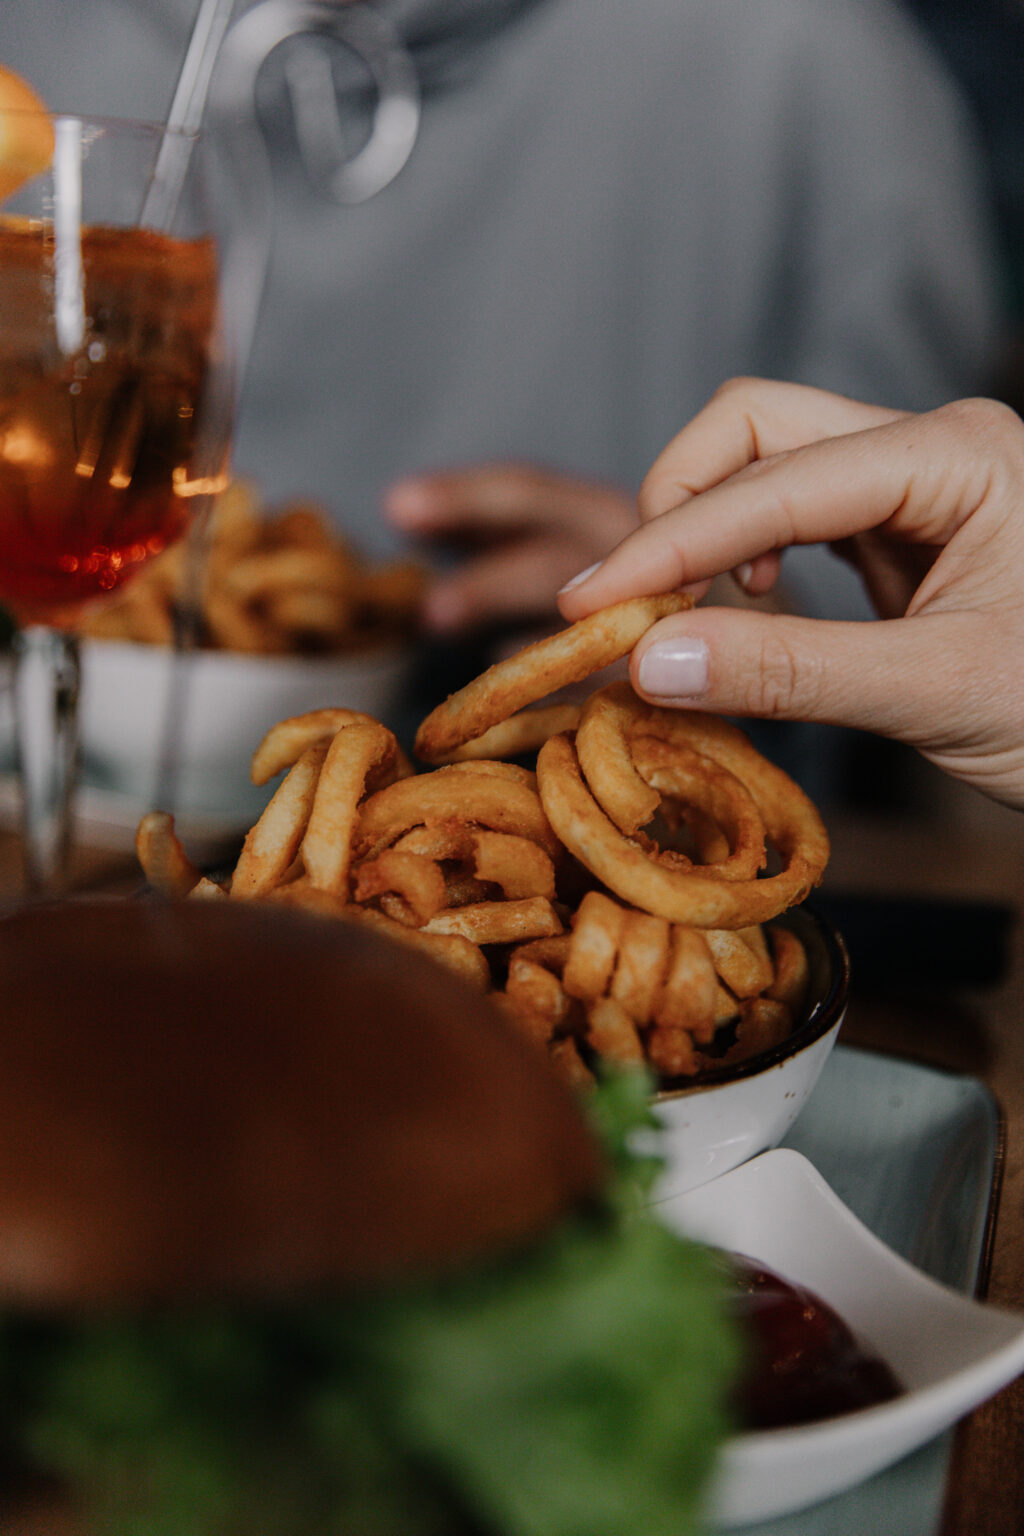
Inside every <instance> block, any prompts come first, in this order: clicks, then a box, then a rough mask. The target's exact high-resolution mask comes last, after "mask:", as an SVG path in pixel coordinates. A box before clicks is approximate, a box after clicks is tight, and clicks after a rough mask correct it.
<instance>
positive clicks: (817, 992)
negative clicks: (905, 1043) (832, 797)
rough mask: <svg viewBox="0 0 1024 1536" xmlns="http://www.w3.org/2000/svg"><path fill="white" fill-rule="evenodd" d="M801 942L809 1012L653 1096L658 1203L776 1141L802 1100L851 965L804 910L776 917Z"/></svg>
mask: <svg viewBox="0 0 1024 1536" xmlns="http://www.w3.org/2000/svg"><path fill="white" fill-rule="evenodd" d="M779 921H783V922H785V923H787V924H788V925H789V926H790V927H791V928H793V930H794V931H795V932H796V933H797V934H798V935H799V937H800V938H801V939H802V940H803V942H804V945H805V947H806V949H807V956H808V960H809V962H810V973H811V979H810V989H809V996H808V1009H807V1015H806V1018H805V1020H804V1022H803V1023H802V1024H800V1025H799V1026H798V1027H797V1028H796V1029H795V1030H794V1031H793V1033H792V1034H791V1035H790V1036H789V1038H788V1039H787V1040H784V1041H783V1042H782V1044H781V1045H777V1046H774V1047H773V1048H772V1049H771V1050H768V1051H764V1052H762V1054H761V1055H759V1056H752V1057H750V1058H749V1059H748V1060H746V1061H741V1062H738V1063H737V1064H736V1065H734V1066H732V1067H723V1068H721V1069H719V1070H716V1071H712V1072H707V1073H705V1074H704V1075H703V1076H702V1077H701V1079H700V1081H699V1082H697V1083H694V1084H693V1085H692V1086H689V1087H679V1088H670V1089H667V1090H665V1091H664V1092H662V1093H660V1094H659V1095H658V1099H657V1103H656V1106H655V1112H656V1114H657V1116H658V1119H659V1121H661V1123H662V1126H663V1135H662V1136H661V1137H660V1138H659V1148H660V1151H661V1153H662V1155H663V1156H664V1157H665V1159H666V1166H665V1169H664V1172H663V1174H662V1176H661V1178H660V1180H659V1183H658V1186H657V1189H656V1198H659V1199H664V1198H667V1197H668V1196H670V1195H678V1194H682V1193H683V1192H684V1191H685V1190H689V1189H695V1188H696V1187H697V1186H698V1185H700V1184H705V1183H707V1181H708V1180H709V1179H714V1178H717V1177H718V1175H719V1174H722V1173H727V1172H728V1171H729V1170H730V1169H731V1168H736V1167H738V1166H739V1164H740V1163H745V1162H747V1161H748V1160H749V1159H750V1158H752V1157H756V1156H757V1154H758V1153H759V1152H764V1151H766V1150H767V1149H768V1148H769V1147H775V1146H777V1145H778V1144H779V1142H780V1141H781V1140H782V1138H783V1137H784V1136H785V1134H786V1132H787V1131H788V1130H789V1128H790V1126H791V1125H792V1124H793V1122H794V1120H795V1119H796V1117H797V1115H798V1114H799V1113H800V1111H801V1109H802V1108H803V1106H804V1104H805V1103H806V1102H807V1099H808V1096H809V1095H810V1093H811V1090H812V1089H813V1087H814V1085H815V1083H816V1082H817V1081H818V1077H819V1075H820V1073H821V1069H822V1067H823V1066H824V1065H825V1062H826V1061H827V1059H828V1055H829V1052H830V1051H831V1050H832V1047H833V1045H834V1044H835V1041H836V1036H837V1034H838V1033H839V1026H840V1025H841V1024H842V1021H843V1016H844V1014H845V1011H846V1000H847V993H848V990H849V982H850V963H849V957H848V955H847V952H846V946H845V945H844V943H843V941H842V939H841V937H840V935H839V934H838V933H837V932H836V930H835V929H834V928H833V927H832V925H831V924H830V923H828V922H827V921H826V920H825V919H824V918H823V917H821V916H820V915H819V914H818V913H816V912H815V911H813V909H812V908H810V907H807V906H802V907H795V908H793V910H792V911H790V912H788V913H786V915H785V917H784V918H782V919H779Z"/></svg>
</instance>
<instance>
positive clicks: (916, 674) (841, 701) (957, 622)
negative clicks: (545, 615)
mask: <svg viewBox="0 0 1024 1536" xmlns="http://www.w3.org/2000/svg"><path fill="white" fill-rule="evenodd" d="M640 515H641V519H642V526H641V527H640V528H639V529H638V530H637V531H635V532H634V533H632V534H630V535H629V536H628V537H627V538H626V539H625V540H624V541H623V543H621V544H620V545H619V546H618V547H617V548H616V549H615V550H614V551H613V552H612V553H611V554H610V555H609V556H608V557H607V559H606V560H604V561H603V562H600V563H598V564H596V565H595V566H592V567H589V568H588V569H586V570H584V571H583V572H581V573H580V574H579V575H577V576H576V577H575V578H574V579H573V580H572V581H570V582H569V583H567V585H566V587H565V588H564V589H563V591H562V593H561V595H560V599H559V601H560V607H561V611H562V613H563V615H564V616H565V617H566V618H567V619H570V620H575V619H581V618H583V617H585V616H586V615H587V614H588V613H592V612H594V610H595V609H598V608H601V607H603V606H605V605H606V604H608V603H614V602H618V601H621V600H622V599H624V598H627V597H633V596H639V595H643V594H648V593H654V592H667V591H672V590H675V589H676V588H690V589H692V590H693V591H694V593H695V595H696V596H698V597H699V596H701V595H702V594H705V593H706V591H707V589H708V586H709V584H710V582H711V580H712V578H714V577H715V576H717V575H719V574H720V573H722V572H726V571H732V572H733V573H734V574H735V576H736V578H737V580H738V581H739V582H740V584H741V585H742V586H743V587H744V588H745V590H747V591H749V592H764V591H766V590H768V589H769V588H770V587H771V586H772V585H773V583H774V582H775V580H776V579H777V577H778V574H779V568H780V560H781V558H782V555H783V552H784V551H785V550H788V549H791V548H798V547H801V546H805V545H807V544H820V543H824V544H829V545H831V546H832V547H833V548H834V549H835V550H836V551H837V552H838V553H840V554H841V555H842V556H843V557H844V558H845V559H846V560H847V561H849V563H850V565H851V567H852V568H853V569H854V570H856V571H857V572H858V573H859V575H860V577H861V579H862V580H863V582H864V585H865V587H866V589H867V591H868V592H869V593H870V595H871V598H872V601H873V603H874V606H875V610H876V612H877V614H878V615H879V618H880V619H881V620H882V621H883V622H881V623H877V624H850V623H842V622H837V621H835V620H823V619H813V618H807V617H806V616H801V615H786V614H765V613H757V612H738V611H735V610H728V609H723V608H720V607H717V606H714V605H712V606H709V607H704V608H698V609H696V610H693V611H691V612H688V613H681V614H675V615H673V616H672V617H671V618H668V619H663V620H662V621H661V622H660V623H659V624H655V625H654V626H653V627H652V628H651V629H650V630H649V631H648V632H647V634H645V635H644V637H643V639H642V640H641V641H640V642H639V644H638V645H637V646H636V648H635V650H634V652H633V655H632V657H631V660H630V673H631V678H632V681H633V685H634V687H635V688H636V689H637V691H638V692H639V693H640V694H641V695H642V696H643V697H644V698H646V699H648V700H650V701H651V702H652V703H655V704H660V705H665V706H668V707H670V708H677V709H687V708H696V709H704V710H711V711H716V712H719V713H725V714H736V715H741V716H749V717H755V718H767V719H781V720H809V721H817V722H829V723H834V724H841V725H845V726H852V727H856V728H857V729H859V730H864V731H876V732H879V733H881V734H883V735H884V736H887V737H891V738H893V739H895V740H898V741H901V742H904V743H908V744H909V745H911V746H913V747H915V748H917V749H918V750H919V751H920V752H921V753H923V754H924V756H925V757H927V758H929V759H930V760H931V761H932V762H934V763H936V764H937V765H938V766H939V767H940V768H942V769H944V770H945V771H946V772H947V773H950V774H952V775H954V776H955V777H956V778H958V779H960V780H962V781H963V782H964V783H966V784H969V785H972V786H973V787H974V788H976V789H978V790H980V791H981V792H982V793H984V794H986V795H988V796H990V797H991V798H992V799H994V800H999V801H1002V802H1003V803H1005V804H1006V805H1010V806H1014V807H1016V808H1017V809H1018V810H1021V811H1024V604H1022V603H1021V597H1020V572H1021V570H1022V569H1024V422H1022V421H1021V418H1020V417H1019V416H1018V415H1017V414H1016V413H1015V412H1014V411H1012V410H1011V409H1010V408H1009V407H1008V406H1007V405H1005V404H1002V403H1000V402H996V401H993V400H985V399H974V400H961V401H956V402H954V403H952V404H949V405H946V406H943V407H940V408H939V409H937V410H934V411H929V412H925V413H922V414H916V413H910V412H899V411H893V410H891V409H889V408H888V407H878V406H872V405H862V404H859V403H858V402H856V401H852V400H848V399H844V398H842V397H840V396H837V395H834V394H829V393H826V392H824V391H820V390H814V389H807V388H801V387H799V386H794V385H791V384H784V383H776V382H771V381H765V380H760V379H737V380H733V381H731V382H730V383H729V384H728V385H726V386H724V387H723V388H722V389H720V390H719V391H718V392H717V393H716V394H715V395H714V397H713V398H712V400H711V401H710V403H709V404H708V405H707V406H706V407H705V409H704V410H703V411H701V412H700V413H699V414H698V415H697V416H696V417H695V418H694V419H693V420H692V421H691V422H690V423H689V425H688V426H686V427H684V428H683V430H682V432H680V433H679V434H678V436H677V437H675V438H674V439H673V440H672V442H671V443H670V444H669V446H668V447H667V448H666V449H665V451H664V452H663V453H662V454H661V455H660V457H659V458H658V459H657V461H656V462H655V464H654V466H653V468H652V469H651V471H650V473H649V475H648V476H647V478H646V480H645V483H644V486H643V490H642V492H641V496H640Z"/></svg>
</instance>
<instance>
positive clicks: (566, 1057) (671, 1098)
mask: <svg viewBox="0 0 1024 1536" xmlns="http://www.w3.org/2000/svg"><path fill="white" fill-rule="evenodd" d="M688 603H689V599H688V598H687V597H685V596H680V595H678V594H672V595H668V596H664V597H655V598H641V599H632V600H630V601H628V602H625V603H621V604H618V605H616V606H615V607H613V608H609V609H606V610H604V611H603V612H601V613H597V614H594V615H592V616H591V617H590V618H588V619H584V620H582V621H581V622H580V623H578V624H575V625H572V626H570V627H569V628H568V629H566V630H564V631H562V632H560V633H559V634H556V635H554V636H550V637H547V638H545V639H543V640H540V641H537V642H536V643H535V644H534V645H531V646H528V647H527V648H526V649H525V650H523V651H521V652H519V653H518V654H517V655H515V656H511V657H508V658H506V659H504V660H502V661H500V662H498V663H496V664H495V666H493V667H491V668H490V669H489V670H488V671H487V672H485V673H483V674H482V675H481V676H480V677H478V678H476V679H475V680H474V681H473V682H471V683H469V684H468V685H467V687H466V688H464V689H462V690H460V691H459V692H458V693H456V694H453V695H452V696H451V697H450V698H449V699H447V700H446V701H445V703H443V704H441V705H440V706H438V708H437V709H435V710H434V711H432V713H431V714H430V715H428V717H427V718H426V719H425V720H424V721H423V722H422V724H421V726H420V728H419V731H418V733H417V736H416V741H415V745H414V755H415V758H416V762H415V763H414V762H413V761H411V760H410V759H409V758H408V757H407V756H406V754H405V753H404V752H403V750H402V748H401V747H400V745H399V743H398V742H397V740H396V739H395V737H394V735H393V733H392V732H391V731H390V730H389V729H388V728H387V727H386V726H385V725H384V724H383V723H382V722H380V721H379V720H377V719H375V718H374V717H373V716H372V714H370V713H368V712H360V711H356V710H352V709H350V708H346V707H342V706H326V707H322V708H320V709H314V710H310V711H307V712H305V713H302V714H298V715H294V716H291V717H288V718H285V719H283V720H280V721H278V722H277V723H276V724H274V725H273V726H272V727H271V728H270V730H268V731H267V732H266V734H265V735H264V737H263V738H262V740H261V741H260V742H259V743H258V744H257V745H256V748H255V751H254V753H253V756H252V759H251V764H250V773H251V777H252V780H253V782H254V783H255V784H257V785H271V784H276V788H275V789H274V792H273V794H272V797H271V798H270V800H269V802H268V804H267V806H266V808H265V810H264V811H263V812H262V814H261V815H260V816H259V818H258V819H257V820H256V821H255V823H254V825H253V826H252V827H251V829H250V831H249V833H248V835H247V836H246V839H245V842H244V845H243V847H242V850H241V853H240V854H239V856H238V859H237V862H236V863H235V865H234V867H233V869H232V870H231V871H230V872H229V873H227V874H226V875H220V876H218V878H216V879H213V878H211V877H210V876H209V875H204V874H203V873H202V872H201V870H200V869H199V868H198V867H197V865H196V863H195V862H194V861H193V859H192V858H191V857H190V854H189V851H188V849H187V848H186V846H185V844H184V842H183V841H182V839H181V838H180V837H179V836H178V834H177V831H176V829H175V826H174V823H173V820H172V818H171V817H170V816H168V815H166V814H164V813H161V812H154V813H152V814H151V815H149V816H147V817H146V818H145V819H144V820H143V821H142V823H141V824H140V826H139V829H138V834H137V840H136V847H137V851H138V854H139V858H140V862H141V864H142V867H143V870H144V872H145V874H146V876H147V877H148V880H149V882H150V884H151V885H152V886H153V887H154V888H156V889H157V890H159V891H162V892H163V893H164V894H165V895H169V896H174V897H180V898H182V899H186V900H213V901H239V900H241V901H260V902H270V903H278V904H281V905H284V906H288V907H299V908H303V909H306V910H308V911H309V912H311V913H314V914H317V915H318V916H320V917H321V918H326V919H330V920H338V921H343V922H349V923H357V924H364V925H368V926H371V927H373V928H374V929H376V930H378V931H381V932H384V933H386V934H389V935H390V936H391V937H392V938H393V939H394V940H395V942H396V943H399V944H405V945H411V946H414V947H416V948H418V949H421V950H424V951H426V952H427V953H428V954H430V955H432V956H433V957H434V958H435V960H436V961H437V962H438V963H439V964H440V965H442V966H447V967H449V968H451V969H453V970H455V971H457V972H458V973H459V974H460V975H462V976H463V977H464V978H465V979H467V980H468V981H469V982H470V983H471V984H472V985H473V986H474V987H477V988H479V989H480V990H482V991H485V992H488V993H491V994H493V996H494V999H495V1001H496V1002H497V1003H498V1005H499V1007H500V1009H501V1010H502V1011H503V1012H504V1013H505V1014H506V1016H507V1017H508V1019H509V1020H510V1021H511V1023H512V1024H513V1025H514V1027H515V1028H517V1029H520V1030H522V1031H524V1032H525V1033H526V1034H527V1035H528V1036H529V1037H530V1038H531V1039H532V1040H533V1041H534V1043H535V1045H536V1048H537V1050H538V1051H541V1052H543V1053H544V1054H545V1055H546V1057H547V1058H548V1060H549V1061H550V1064H551V1070H552V1071H553V1072H556V1073H558V1074H559V1075H561V1076H562V1077H563V1078H565V1079H567V1080H568V1081H569V1082H570V1083H571V1084H572V1085H574V1086H575V1087H578V1088H579V1089H580V1091H583V1092H585V1091H586V1090H587V1088H588V1087H589V1086H590V1085H592V1084H593V1083H594V1082H595V1080H596V1079H597V1078H598V1077H600V1076H601V1075H603V1074H607V1073H609V1072H623V1071H637V1072H640V1073H643V1074H645V1076H646V1079H647V1081H648V1082H649V1085H650V1092H651V1095H652V1100H653V1103H654V1107H655V1113H656V1115H657V1117H658V1118H659V1119H662V1120H663V1121H664V1123H665V1124H666V1126H667V1127H668V1144H669V1148H670V1159H669V1161H670V1164H671V1167H670V1169H669V1170H668V1174H669V1176H670V1182H671V1188H670V1189H669V1188H667V1187H665V1186H663V1188H664V1192H665V1193H675V1192H677V1191H678V1190H680V1189H683V1188H691V1187H693V1186H695V1185H696V1184H699V1183H702V1182H705V1181H706V1180H707V1179H709V1178H712V1177H714V1176H716V1175H717V1174H718V1173H722V1172H725V1171H727V1170H728V1169H729V1168H731V1167H734V1166H736V1165H737V1164H738V1163H740V1162H742V1161H745V1160H746V1159H747V1158H749V1157H752V1156H754V1155H756V1153H758V1152H760V1151H763V1150H765V1149H766V1148H767V1147H769V1146H772V1145H774V1144H776V1143H777V1142H778V1141H779V1140H780V1139H781V1138H782V1136H783V1135H784V1134H785V1132H786V1130H787V1129H788V1128H789V1126H790V1125H791V1124H792V1121H793V1120H794V1119H795V1117H796V1115H797V1114H798V1113H799V1110H800V1108H801V1107H802V1105H803V1103H804V1102H805V1101H806V1098H807V1096H808V1094H809V1093H810V1091H811V1089H812V1088H813V1086H814V1083H815V1081H816V1079H817V1076H818V1074H819V1073H820V1071H821V1069H822V1067H823V1065H824V1062H825V1060H826V1058H827V1056H828V1053H829V1051H830V1050H831V1047H832V1045H833V1044H834V1042H835V1038H836V1034H837V1032H838V1030H839V1026H840V1023H841V1021H842V1017H843V1012H844V1009H845V1004H846V995H847V987H848V981H849V967H848V962H847V958H846V952H845V949H844V947H843V944H842V940H841V938H840V937H839V935H838V934H836V933H835V932H834V931H833V930H832V929H831V927H830V926H829V925H828V924H827V923H826V922H825V921H823V919H821V918H820V917H818V916H816V915H814V913H813V912H812V911H811V910H810V909H809V908H808V907H807V905H806V904H805V901H806V898H807V897H808V895H809V894H810V893H811V892H812V891H813V889H814V887H815V886H816V885H818V883H819V882H820V880H821V878H822V875H823V873H824V870H825V866H826V863H827V860H828V854H829V842H828V836H827V833H826V831H825V827H824V825H823V823H822V820H821V817H820V815H819V813H818V811H817V809H816V807H815V806H814V805H813V803H812V802H811V801H810V799H809V798H808V797H807V796H806V795H805V794H804V792H803V791H802V790H801V789H800V788H799V786H798V785H797V784H795V783H794V782H793V780H792V779H791V778H790V777H789V776H788V775H787V774H786V773H784V772H783V770H782V769H781V768H779V767H777V766H776V765H774V764H773V763H771V762H769V761H768V760H767V759H766V758H765V757H764V756H762V754H761V753H760V752H758V751H757V750H756V749H755V748H754V746H753V745H752V743H751V742H750V741H749V739H748V738H747V736H746V735H745V734H744V733H743V732H742V731H741V730H739V729H738V728H737V727H736V726H734V725H732V724H731V723H729V722H727V721H725V720H722V719H720V718H718V717H716V716H712V715H707V714H703V713H699V712H697V711H690V710H685V711H684V710H668V709H662V708H656V707H654V706H652V705H649V704H647V703H645V702H644V701H643V700H641V699H640V698H638V697H637V696H636V694H634V692H633V690H632V689H631V688H630V686H629V685H628V684H627V683H618V682H616V683H611V684H607V685H606V686H603V687H598V688H596V689H595V690H594V691H593V692H592V693H590V695H589V696H587V697H586V698H585V699H584V701H583V702H582V703H571V704H566V703H555V704H552V703H549V702H547V700H548V695H549V694H552V693H556V692H557V691H558V690H560V689H564V687H565V686H566V685H568V684H578V683H580V682H581V681H583V680H585V679H586V678H588V677H590V676H591V675H592V674H594V673H598V672H600V671H602V670H603V669H604V668H606V667H607V666H609V665H610V664H611V663H612V662H614V661H616V660H617V659H619V658H621V657H623V656H624V655H626V654H627V653H628V652H629V651H630V650H631V649H632V647H633V645H634V644H635V643H636V641H637V639H639V637H640V635H641V634H642V633H643V632H644V630H645V629H646V628H647V627H648V626H649V625H650V624H652V623H654V622H655V621H656V620H657V619H658V618H659V617H662V616H663V615H664V614H666V613H669V612H672V611H675V610H678V609H679V608H682V607H685V606H687V605H688Z"/></svg>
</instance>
